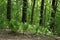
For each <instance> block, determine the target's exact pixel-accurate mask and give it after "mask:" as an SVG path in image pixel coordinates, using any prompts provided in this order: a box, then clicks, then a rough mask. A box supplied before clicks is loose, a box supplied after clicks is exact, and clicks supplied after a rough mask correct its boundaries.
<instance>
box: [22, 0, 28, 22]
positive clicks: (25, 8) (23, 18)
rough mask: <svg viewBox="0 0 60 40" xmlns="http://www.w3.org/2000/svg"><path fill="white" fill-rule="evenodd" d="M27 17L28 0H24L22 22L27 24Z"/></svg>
mask: <svg viewBox="0 0 60 40" xmlns="http://www.w3.org/2000/svg"><path fill="white" fill-rule="evenodd" d="M26 15H27V0H23V9H22V22H23V23H25V22H26Z"/></svg>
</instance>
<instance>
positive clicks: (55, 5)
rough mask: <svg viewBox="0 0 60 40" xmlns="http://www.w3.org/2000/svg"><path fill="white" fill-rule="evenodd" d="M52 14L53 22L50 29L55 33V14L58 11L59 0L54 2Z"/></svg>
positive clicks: (53, 0)
mask: <svg viewBox="0 0 60 40" xmlns="http://www.w3.org/2000/svg"><path fill="white" fill-rule="evenodd" d="M52 9H53V11H52V13H51V22H50V29H51V30H52V31H53V32H54V27H55V14H56V10H57V0H52Z"/></svg>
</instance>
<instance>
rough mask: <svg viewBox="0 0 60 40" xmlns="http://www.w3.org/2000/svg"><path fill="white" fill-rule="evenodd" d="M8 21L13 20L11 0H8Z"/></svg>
mask: <svg viewBox="0 0 60 40" xmlns="http://www.w3.org/2000/svg"><path fill="white" fill-rule="evenodd" d="M7 19H8V21H10V20H11V0H7Z"/></svg>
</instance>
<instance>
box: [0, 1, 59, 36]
mask: <svg viewBox="0 0 60 40" xmlns="http://www.w3.org/2000/svg"><path fill="white" fill-rule="evenodd" d="M59 15H60V0H0V29H6V28H8V29H10V30H11V31H13V32H23V33H24V32H30V33H33V34H46V35H53V34H57V35H60V16H59Z"/></svg>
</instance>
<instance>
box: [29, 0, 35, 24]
mask: <svg viewBox="0 0 60 40" xmlns="http://www.w3.org/2000/svg"><path fill="white" fill-rule="evenodd" d="M34 8H35V0H34V2H33V6H32V14H31V22H30V23H31V24H32V23H33V16H34Z"/></svg>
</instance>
